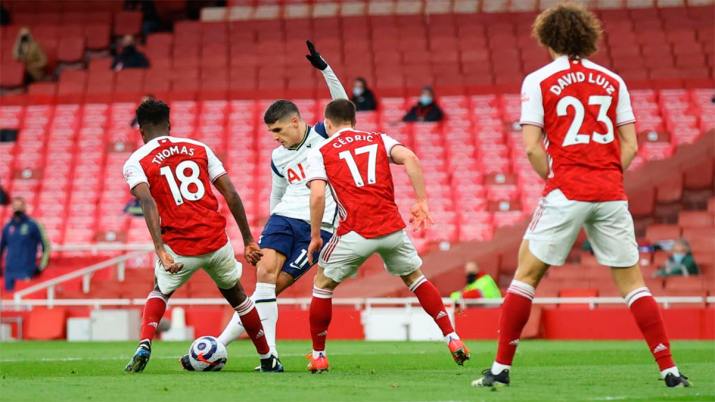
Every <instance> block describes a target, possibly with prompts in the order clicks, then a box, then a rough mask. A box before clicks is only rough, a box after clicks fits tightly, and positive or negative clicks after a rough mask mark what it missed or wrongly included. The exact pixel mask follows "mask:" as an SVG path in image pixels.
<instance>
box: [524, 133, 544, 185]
mask: <svg viewBox="0 0 715 402" xmlns="http://www.w3.org/2000/svg"><path fill="white" fill-rule="evenodd" d="M521 133H522V135H523V137H524V148H526V157H527V158H529V163H531V167H533V168H534V170H535V171H536V173H537V174H538V175H539V176H540V177H541V178H542V179H546V177H547V176H548V175H549V158H548V156H547V155H546V150H545V149H544V133H543V130H542V129H541V127H538V126H532V125H530V124H524V125H522V126H521Z"/></svg>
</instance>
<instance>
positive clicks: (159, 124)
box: [124, 99, 283, 373]
mask: <svg viewBox="0 0 715 402" xmlns="http://www.w3.org/2000/svg"><path fill="white" fill-rule="evenodd" d="M136 116H137V121H138V123H139V131H140V132H141V135H142V139H143V140H144V145H143V146H141V147H140V148H139V149H137V150H136V151H135V152H134V153H133V154H132V155H131V156H130V157H129V159H128V160H127V162H126V163H125V164H124V178H125V180H126V181H127V184H128V185H129V188H130V189H131V192H132V194H133V195H134V196H135V197H136V198H137V199H138V200H139V202H140V203H141V206H142V210H143V211H144V218H145V220H146V224H147V227H148V228H149V233H151V238H152V241H153V242H154V249H155V251H156V254H157V256H158V261H157V263H156V266H155V267H154V274H155V285H154V290H152V292H151V293H149V297H148V298H147V301H146V304H145V305H144V315H143V318H142V324H141V340H140V343H139V347H138V348H137V350H136V352H135V354H134V356H133V357H132V360H131V361H130V362H129V364H127V366H126V368H125V371H127V372H133V373H137V372H141V371H143V370H144V368H145V367H146V365H147V363H148V362H149V358H150V356H151V342H152V339H154V335H155V334H156V328H157V325H158V323H159V320H161V317H162V316H163V315H164V311H165V310H166V303H167V301H168V300H169V297H171V295H172V293H173V292H174V291H175V290H176V289H178V288H179V287H180V286H181V285H182V284H184V283H185V282H186V281H187V280H188V279H189V278H190V277H191V275H192V274H193V273H194V272H195V271H196V270H198V269H200V268H203V269H204V270H205V271H206V272H207V273H208V274H209V276H211V278H212V279H213V280H214V282H215V283H216V285H217V286H218V288H219V290H220V291H221V294H222V295H223V296H224V298H225V299H226V300H227V301H228V302H229V303H230V304H231V307H233V308H234V310H236V311H237V312H238V314H239V315H240V316H241V321H242V323H243V326H244V327H245V328H246V332H248V334H249V336H250V337H251V340H252V341H253V343H254V345H255V346H256V350H257V351H258V353H259V355H260V358H261V371H283V366H282V365H281V363H280V361H279V360H278V359H277V358H276V357H275V356H273V355H272V354H271V353H270V348H269V347H268V343H267V342H266V338H265V336H264V331H263V326H262V325H261V319H260V317H259V315H258V312H257V311H256V307H255V306H254V305H253V301H252V300H251V299H250V298H248V297H246V294H245V292H244V290H243V287H242V286H241V282H240V281H239V279H240V278H241V270H242V267H241V264H240V263H239V262H238V261H236V257H235V255H234V252H233V247H231V243H230V242H229V240H228V237H227V236H226V220H225V219H224V218H223V216H222V215H221V214H220V213H219V212H218V200H217V199H216V197H215V196H214V194H213V191H212V190H211V184H213V185H214V186H216V188H217V189H218V191H219V192H220V193H221V195H222V196H223V197H224V198H225V199H226V202H227V203H228V207H229V209H230V210H231V213H232V214H233V217H234V219H236V223H238V227H239V228H240V230H241V234H242V235H243V243H244V245H245V247H246V248H245V250H244V251H245V255H246V259H247V260H248V261H249V262H250V263H251V264H255V263H256V262H257V261H258V260H259V259H260V258H261V252H260V250H259V248H258V245H257V244H256V242H255V241H254V240H253V236H252V235H251V230H250V227H249V226H248V221H247V219H246V213H245V211H244V208H243V203H242V202H241V198H240V197H239V195H238V193H237V192H236V189H235V188H234V186H233V183H232V182H231V179H229V177H228V175H227V174H226V170H225V169H224V167H223V164H222V163H221V161H220V160H219V159H218V158H217V157H216V155H215V154H214V153H213V151H212V150H211V148H209V147H208V146H206V145H205V144H203V143H201V142H198V141H194V140H191V139H188V138H176V137H171V136H169V107H168V106H167V105H166V104H165V103H164V102H162V101H159V100H154V99H150V100H146V101H144V102H143V103H142V104H141V105H139V107H138V108H137V111H136Z"/></svg>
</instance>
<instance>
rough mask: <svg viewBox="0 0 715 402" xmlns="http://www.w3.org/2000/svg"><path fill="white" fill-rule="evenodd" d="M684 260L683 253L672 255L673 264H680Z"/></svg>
mask: <svg viewBox="0 0 715 402" xmlns="http://www.w3.org/2000/svg"><path fill="white" fill-rule="evenodd" d="M684 258H685V254H683V253H673V262H675V263H676V264H680V263H681V262H682V261H683V259H684Z"/></svg>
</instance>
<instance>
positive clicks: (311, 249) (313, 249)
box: [308, 236, 323, 265]
mask: <svg viewBox="0 0 715 402" xmlns="http://www.w3.org/2000/svg"><path fill="white" fill-rule="evenodd" d="M322 248H323V239H322V238H320V236H318V237H312V238H311V239H310V244H309V245H308V264H310V265H313V264H315V263H316V262H317V261H314V260H313V256H314V255H315V253H317V252H320V249H322Z"/></svg>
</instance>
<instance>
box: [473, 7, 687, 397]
mask: <svg viewBox="0 0 715 402" xmlns="http://www.w3.org/2000/svg"><path fill="white" fill-rule="evenodd" d="M600 33H601V28H600V23H599V21H598V20H597V19H596V17H595V16H594V15H593V14H591V13H590V12H588V11H587V10H586V9H584V8H582V7H581V6H579V5H576V4H568V3H567V4H561V5H557V6H555V7H552V8H550V9H548V10H546V11H544V12H543V13H541V15H539V16H538V17H537V19H536V22H535V23H534V36H535V37H536V38H538V40H539V42H540V43H541V44H542V45H543V46H544V47H546V48H548V50H549V53H550V54H551V56H552V57H553V59H554V60H553V62H551V63H550V64H548V65H546V66H544V67H542V68H540V69H538V70H536V71H535V72H533V73H531V74H529V75H528V76H527V77H526V78H525V79H524V83H523V86H522V95H521V96H522V109H521V125H522V131H523V136H524V143H525V147H526V153H527V156H528V158H529V162H530V163H531V165H532V167H533V168H534V170H535V171H536V172H537V173H538V174H539V175H540V176H541V177H542V178H543V179H544V180H546V187H545V189H544V194H543V198H542V199H541V202H540V203H539V206H538V208H537V209H536V211H535V212H534V216H533V218H532V221H531V224H530V225H529V227H528V229H527V231H526V234H525V235H524V240H523V242H522V244H521V248H520V249H519V264H518V268H517V270H516V273H515V275H514V280H513V281H512V283H511V285H510V286H509V289H508V291H507V295H506V297H505V298H504V304H503V305H502V312H501V318H500V320H499V343H498V349H497V355H496V359H495V360H494V363H493V365H492V367H491V368H490V369H486V370H484V372H483V373H482V374H483V376H482V377H481V378H479V379H477V380H475V381H474V382H473V383H472V385H474V386H477V387H494V386H498V385H508V384H509V382H510V379H509V371H510V369H511V364H512V360H513V358H514V354H515V353H516V348H517V345H518V343H519V337H520V336H521V331H522V329H523V328H524V325H526V322H527V321H528V319H529V313H530V312H531V301H532V299H533V298H534V293H535V288H536V286H537V285H538V284H539V282H540V281H541V278H542V277H543V275H544V274H545V273H546V271H547V270H548V268H549V267H550V266H552V265H563V263H564V262H565V260H566V257H567V255H568V254H569V251H570V250H571V247H572V245H573V243H574V241H575V240H576V236H577V235H578V232H579V231H580V229H581V227H584V228H585V229H586V233H587V234H588V238H589V240H590V242H591V244H592V246H593V250H594V253H595V255H596V258H597V260H598V262H599V263H601V264H603V265H605V266H608V267H610V268H611V274H612V276H613V280H614V282H615V284H616V286H617V287H618V290H619V291H620V292H621V294H622V295H623V297H624V298H625V301H626V303H627V304H628V308H629V309H630V311H631V313H632V314H633V317H634V318H635V321H636V323H637V324H638V327H639V328H640V330H641V332H642V333H643V336H644V338H645V340H646V342H647V344H648V348H649V350H650V352H651V354H652V355H653V357H654V358H655V360H656V362H657V363H658V367H659V369H660V373H661V376H662V377H663V380H665V384H666V385H667V386H668V387H676V386H688V385H689V383H688V381H687V378H686V377H685V376H684V375H682V374H680V372H679V371H678V368H677V367H676V365H675V362H674V361H673V358H672V355H671V352H670V342H669V340H668V336H667V334H666V332H665V326H664V325H663V318H662V317H661V314H660V309H659V307H658V304H657V303H656V301H655V299H654V298H653V296H652V295H651V293H650V291H649V290H648V288H647V287H646V286H645V283H644V282H643V276H642V274H641V272H640V268H639V267H638V258H639V256H638V247H637V244H636V239H635V231H634V229H633V219H632V218H631V214H630V213H629V212H628V201H627V197H626V194H625V191H624V189H623V172H624V171H625V170H626V169H627V168H628V166H629V165H630V163H631V161H632V160H633V158H634V157H635V154H636V150H637V142H636V131H635V124H634V123H635V117H634V115H633V110H632V109H631V102H630V96H629V95H628V90H627V89H626V84H625V83H624V82H623V79H621V77H619V76H618V75H617V74H615V73H614V72H612V71H610V70H608V69H606V68H604V67H602V66H600V65H598V64H596V63H594V62H592V61H590V60H588V59H587V57H588V56H590V55H591V54H593V53H594V52H595V51H596V44H597V42H598V39H599V36H600ZM543 143H545V148H544V145H543Z"/></svg>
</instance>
